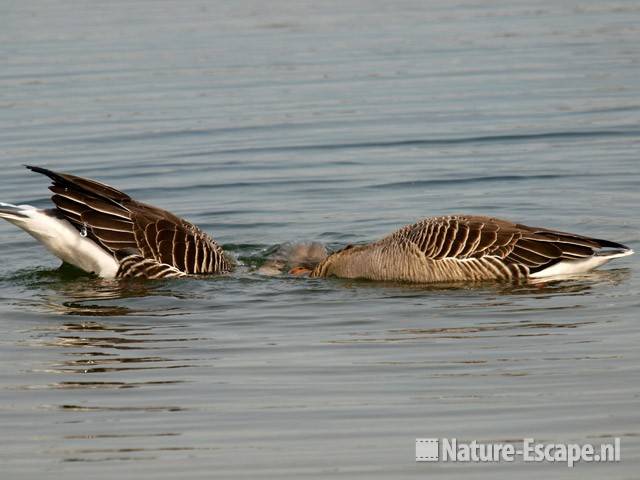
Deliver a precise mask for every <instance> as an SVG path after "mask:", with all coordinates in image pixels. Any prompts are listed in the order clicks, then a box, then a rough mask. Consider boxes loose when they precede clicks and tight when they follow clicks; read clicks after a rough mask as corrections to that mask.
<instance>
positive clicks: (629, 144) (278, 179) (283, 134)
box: [0, 1, 640, 479]
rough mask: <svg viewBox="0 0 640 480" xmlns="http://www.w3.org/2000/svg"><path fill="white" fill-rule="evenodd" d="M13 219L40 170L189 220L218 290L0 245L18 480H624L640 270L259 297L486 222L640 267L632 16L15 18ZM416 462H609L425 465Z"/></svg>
mask: <svg viewBox="0 0 640 480" xmlns="http://www.w3.org/2000/svg"><path fill="white" fill-rule="evenodd" d="M0 27H1V28H0V58H1V59H2V65H3V68H2V69H0V161H1V162H2V167H3V171H2V173H1V174H0V178H1V181H0V201H4V202H11V203H27V204H33V205H38V206H45V205H47V204H48V203H49V200H48V191H47V189H46V187H47V180H46V179H45V178H44V177H41V176H38V175H34V174H32V173H30V172H28V171H26V170H25V169H24V168H23V167H22V166H21V165H22V164H34V165H42V166H46V167H50V168H53V169H58V170H61V171H67V172H70V173H74V174H77V175H82V176H88V177H92V178H96V179H98V180H101V181H103V182H106V183H109V184H111V185H114V186H116V187H118V188H120V189H123V190H125V191H126V192H127V193H129V194H131V195H132V196H135V197H136V198H137V199H139V200H141V201H144V202H146V203H151V204H155V205H158V206H160V207H163V208H166V209H168V210H171V211H173V212H175V213H176V214H178V215H181V216H184V217H185V218H187V219H189V220H191V221H193V222H195V223H197V224H198V225H200V226H201V227H202V228H203V229H204V230H206V231H208V232H209V233H211V234H212V235H213V236H214V237H215V238H216V240H218V241H219V242H220V243H221V244H223V245H224V246H225V248H226V249H227V250H228V251H229V252H231V253H232V254H233V255H234V256H235V257H236V258H237V259H238V260H239V262H240V263H241V267H240V268H239V269H238V270H237V271H236V272H234V273H233V274H231V275H228V276H223V277H214V278H209V279H187V280H171V281H156V282H125V283H122V282H115V281H108V280H101V279H97V278H94V277H91V276H88V275H83V274H78V272H75V271H72V270H69V269H63V270H59V269H58V267H59V261H58V260H57V259H55V258H53V257H51V256H50V255H49V254H48V253H47V252H46V251H45V250H44V249H43V248H42V247H40V246H39V245H37V244H36V242H35V240H33V239H31V238H30V237H28V236H26V235H25V234H24V232H22V231H19V230H18V229H16V228H15V227H14V226H12V225H10V224H8V223H6V222H3V223H0V298H1V302H0V328H1V331H2V336H1V338H0V359H1V362H0V425H1V426H2V437H1V438H2V448H1V449H0V462H1V464H2V469H1V470H2V477H3V478H5V477H6V478H11V479H22V478H25V479H26V478H36V477H38V478H42V477H53V478H61V477H64V478H66V479H80V478H83V479H84V478H87V477H89V478H114V477H124V478H136V479H138V478H139V479H142V478H150V479H151V478H153V479H158V478H175V477H176V476H180V477H181V478H211V477H219V478H275V479H282V478H326V477H327V476H329V475H330V474H334V475H335V474H337V475H340V476H342V477H344V478H381V479H382V478H384V479H387V478H425V477H427V476H429V477H432V476H433V477H440V478H459V477H460V476H461V475H463V474H464V475H465V476H467V477H470V478H483V479H484V478H487V479H493V478H532V479H533V478H536V479H537V478H540V477H541V476H545V477H546V476H550V477H553V478H581V479H582V478H635V477H636V476H637V471H638V469H639V468H640V415H639V413H638V406H639V405H640V382H639V381H638V379H639V378H640V375H639V373H640V372H639V365H640V353H639V352H640V349H639V348H638V345H639V344H640V327H639V323H638V311H639V309H638V307H640V296H639V293H640V282H639V280H638V275H637V271H638V267H640V264H639V262H640V256H638V255H634V256H631V257H626V258H623V259H619V260H616V261H615V262H612V263H611V264H609V265H608V266H607V267H605V268H604V269H602V270H600V271H596V272H593V273H590V274H586V275H584V276H582V277H576V278H572V279H569V280H565V281H552V282H549V283H547V284H544V285H533V286H528V285H517V286H505V285H480V286H469V287H460V286H456V287H455V288H454V287H452V286H448V287H447V286H431V287H426V286H417V285H403V284H392V283H374V282H361V281H346V280H337V279H304V278H290V277H288V276H282V277H271V276H266V275H262V274H260V273H259V272H258V267H259V266H260V265H261V264H262V263H264V262H265V260H266V258H267V256H268V255H269V253H270V252H273V251H274V249H276V248H277V247H278V245H281V244H283V243H285V242H301V241H318V242H321V243H323V244H325V245H326V246H327V247H328V248H330V249H334V248H339V247H342V246H345V245H347V244H349V243H358V242H365V241H369V240H373V239H376V238H379V237H381V236H382V235H384V234H386V233H388V232H390V231H392V230H394V229H396V228H398V227H400V226H402V225H404V224H407V223H412V222H414V221H416V220H417V219H419V218H421V217H425V216H431V215H442V214H451V213H461V212H462V213H469V214H485V215H491V216H496V217H503V218H506V219H511V220H516V221H520V222H523V223H527V224H530V225H541V226H547V227H550V228H556V229H560V230H567V231H574V232H576V233H582V234H585V235H589V236H594V237H599V238H607V239H610V240H614V241H617V242H621V243H624V244H627V245H629V246H631V247H632V248H634V249H635V250H636V251H638V250H639V249H640V231H639V229H638V219H639V215H638V205H639V204H640V190H639V188H638V185H639V184H640V163H639V161H640V160H639V153H638V152H639V151H640V81H639V79H640V5H639V4H638V3H637V2H622V1H621V2H607V3H602V2H588V1H587V2H538V3H535V4H526V3H522V2H475V1H472V2H464V3H457V2H437V1H436V2H427V3H425V2H417V1H416V2H413V1H406V2H392V3H389V2H362V1H354V2H346V3H343V2H321V3H312V2H269V3H261V2H249V3H247V2H239V3H238V2H215V3H207V2H171V1H169V2H144V1H142V2H138V1H136V2H107V3H103V4H96V3H77V2H5V3H3V5H1V6H0ZM416 437H456V438H458V439H465V440H469V441H470V440H473V439H477V440H483V441H487V442H489V441H492V442H500V441H507V440H510V439H511V440H513V439H516V440H517V439H522V438H524V437H534V438H535V439H536V440H539V441H543V442H571V443H596V444H598V443H601V442H609V441H611V440H612V438H614V437H620V438H621V445H622V461H621V462H619V463H611V464H597V465H596V464H591V465H587V464H579V465H577V466H576V467H575V468H573V469H569V468H567V467H566V466H564V465H561V464H539V463H538V464H523V463H522V462H515V463H513V464H505V463H501V464H462V463H458V464H444V463H438V464H425V463H416V462H414V453H415V451H414V442H415V438H416Z"/></svg>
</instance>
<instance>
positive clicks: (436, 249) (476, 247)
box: [389, 215, 626, 273]
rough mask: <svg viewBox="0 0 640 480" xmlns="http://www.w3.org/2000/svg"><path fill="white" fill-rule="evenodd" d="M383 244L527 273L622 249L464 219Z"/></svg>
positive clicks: (437, 221) (405, 231) (409, 230)
mask: <svg viewBox="0 0 640 480" xmlns="http://www.w3.org/2000/svg"><path fill="white" fill-rule="evenodd" d="M389 238H392V239H394V240H395V241H398V240H402V241H410V242H412V243H413V244H414V245H416V246H417V247H418V249H419V250H420V251H422V252H423V253H424V254H425V256H426V257H427V258H430V259H433V260H439V259H444V258H455V259H460V260H462V259H467V258H484V257H494V258H498V259H501V260H502V261H503V262H504V263H505V264H516V265H522V266H525V267H527V268H528V270H529V272H531V273H534V272H537V271H539V270H542V269H544V268H547V267H549V266H551V265H553V264H555V263H557V262H559V261H561V260H575V259H580V258H585V257H591V256H593V255H594V254H595V253H596V252H597V251H598V250H599V249H600V248H604V247H610V248H626V247H624V245H621V244H617V243H614V242H609V241H606V240H600V239H595V238H588V237H583V236H580V235H575V234H571V233H566V232H560V231H555V230H549V229H545V228H537V227H529V226H526V225H522V224H516V223H511V222H508V221H505V220H500V219H497V218H490V217H480V216H464V215H459V216H446V217H432V218H427V219H425V220H422V221H420V222H418V223H415V224H413V225H408V226H406V227H404V228H402V229H400V230H398V231H397V232H396V233H394V234H392V235H391V237H389Z"/></svg>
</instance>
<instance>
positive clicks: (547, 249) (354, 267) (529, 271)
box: [290, 215, 633, 283]
mask: <svg viewBox="0 0 640 480" xmlns="http://www.w3.org/2000/svg"><path fill="white" fill-rule="evenodd" d="M632 253H633V250H631V249H630V248H629V247H627V246H625V245H622V244H620V243H616V242H611V241H609V240H601V239H598V238H591V237H585V236H582V235H577V234H574V233H566V232H560V231H556V230H550V229H547V228H538V227H529V226H526V225H523V224H520V223H513V222H509V221H506V220H500V219H497V218H490V217H483V216H472V215H452V216H442V217H431V218H426V219H424V220H421V221H419V222H417V223H414V224H413V225H408V226H406V227H403V228H401V229H399V230H397V231H395V232H393V233H392V234H390V235H388V236H387V237H385V238H383V239H381V240H379V241H376V242H373V243H368V244H364V245H349V246H347V247H346V248H344V249H342V250H339V251H337V252H335V253H333V254H331V255H329V256H327V257H326V258H325V259H324V260H322V261H320V262H319V263H318V264H317V265H316V266H315V267H314V268H312V269H309V268H305V267H296V268H293V269H292V270H291V271H290V273H292V274H294V275H305V274H306V275H309V276H311V277H340V278H352V279H367V280H385V281H399V282H413V283H439V282H441V283H449V282H479V281H528V280H530V279H539V278H547V277H555V276H567V275H575V274H580V273H584V272H588V271H589V270H592V269H594V268H597V267H599V266H601V265H604V264H605V263H607V262H608V261H610V260H612V259H614V258H618V257H624V256H626V255H631V254H632Z"/></svg>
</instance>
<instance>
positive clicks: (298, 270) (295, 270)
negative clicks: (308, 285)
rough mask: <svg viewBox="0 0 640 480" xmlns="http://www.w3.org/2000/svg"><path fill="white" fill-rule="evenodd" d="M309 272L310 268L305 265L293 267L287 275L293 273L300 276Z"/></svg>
mask: <svg viewBox="0 0 640 480" xmlns="http://www.w3.org/2000/svg"><path fill="white" fill-rule="evenodd" d="M310 273H311V269H310V268H305V267H293V268H292V269H291V270H289V275H294V276H296V277H302V276H304V275H309V274H310Z"/></svg>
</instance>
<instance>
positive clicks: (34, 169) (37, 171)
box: [24, 165, 51, 175]
mask: <svg viewBox="0 0 640 480" xmlns="http://www.w3.org/2000/svg"><path fill="white" fill-rule="evenodd" d="M24 168H28V169H29V170H31V171H32V172H36V173H42V174H43V175H48V174H49V173H51V170H47V169H46V168H42V167H35V166H33V165H24Z"/></svg>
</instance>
